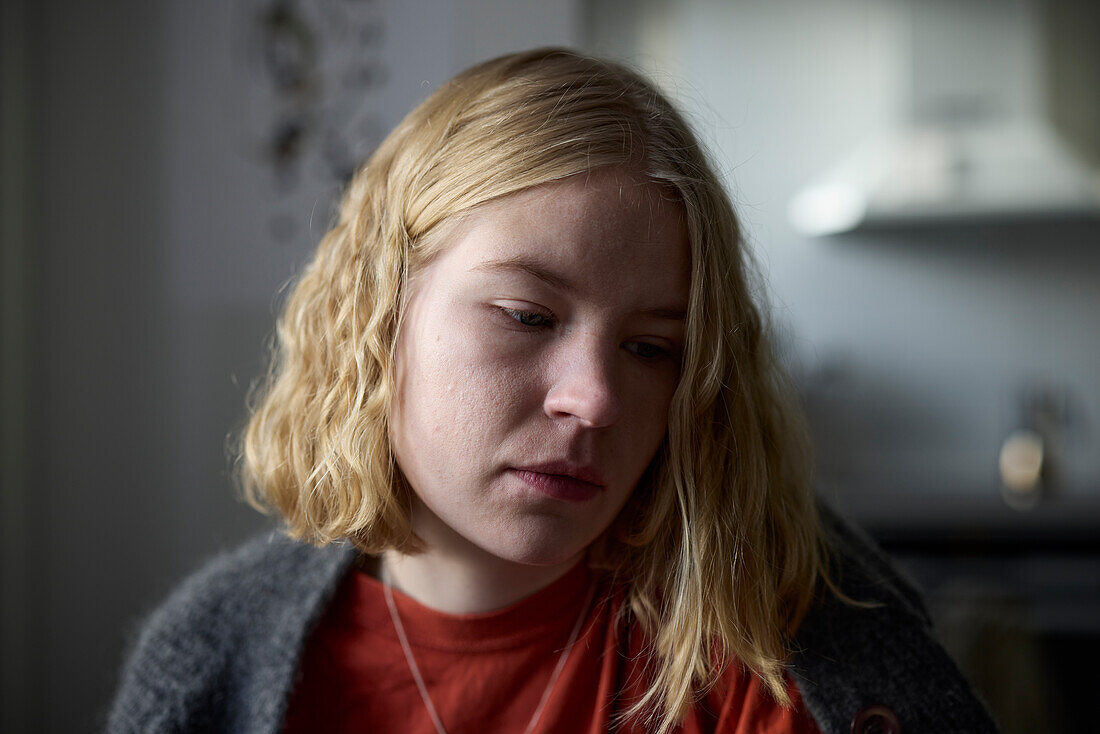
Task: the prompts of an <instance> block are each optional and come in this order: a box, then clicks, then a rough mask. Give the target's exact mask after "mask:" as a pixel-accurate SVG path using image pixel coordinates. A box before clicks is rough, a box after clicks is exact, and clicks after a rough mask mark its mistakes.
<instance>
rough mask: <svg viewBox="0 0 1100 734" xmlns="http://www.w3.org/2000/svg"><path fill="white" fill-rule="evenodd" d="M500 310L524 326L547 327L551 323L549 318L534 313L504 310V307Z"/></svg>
mask: <svg viewBox="0 0 1100 734" xmlns="http://www.w3.org/2000/svg"><path fill="white" fill-rule="evenodd" d="M500 310H501V311H503V312H504V313H506V314H508V316H510V317H511V318H513V319H515V320H516V321H518V322H519V323H521V324H523V325H524V326H546V325H547V324H549V323H550V317H549V316H545V315H543V314H541V313H536V312H534V311H521V310H520V309H517V308H504V307H503V306H502V307H501V309H500Z"/></svg>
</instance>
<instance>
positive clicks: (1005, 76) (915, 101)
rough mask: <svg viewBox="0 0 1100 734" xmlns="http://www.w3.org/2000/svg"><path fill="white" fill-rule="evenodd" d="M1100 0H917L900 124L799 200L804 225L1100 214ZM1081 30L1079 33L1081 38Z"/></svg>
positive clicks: (908, 16)
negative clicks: (1099, 42)
mask: <svg viewBox="0 0 1100 734" xmlns="http://www.w3.org/2000/svg"><path fill="white" fill-rule="evenodd" d="M1098 7H1100V3H1096V4H1093V3H1087V2H1074V1H1073V0H1002V1H1001V2H994V3H990V2H985V1H983V0H954V1H953V2H944V1H943V0H908V4H905V5H899V6H898V13H897V15H896V22H897V23H898V24H900V26H901V27H900V29H899V33H898V34H897V36H898V37H899V38H903V39H906V43H902V44H898V48H897V53H898V54H899V55H901V58H898V59H894V63H895V64H896V66H897V68H898V69H900V70H901V71H902V73H901V74H899V77H900V78H899V80H898V81H899V83H900V84H902V85H904V87H905V89H906V90H907V91H905V92H903V93H902V94H901V95H900V96H899V99H900V100H902V104H901V109H899V110H898V114H897V115H896V117H897V118H898V119H900V120H901V122H900V123H899V124H898V125H896V126H895V127H893V128H892V129H888V130H884V131H882V132H881V133H879V134H878V135H876V136H874V137H873V138H872V139H869V140H867V141H866V142H865V143H863V144H862V145H859V146H857V147H856V149H855V150H853V151H851V152H850V154H849V155H847V156H846V157H844V158H843V159H841V160H840V161H839V162H838V163H836V164H835V165H833V166H831V167H830V168H828V169H827V170H826V171H824V172H823V173H822V174H821V175H820V176H818V177H817V178H815V179H814V180H812V181H810V182H809V183H808V184H807V185H806V186H805V187H803V188H802V189H801V190H800V191H799V192H798V193H797V194H796V195H795V196H794V197H793V198H792V200H791V202H790V204H789V207H788V215H789V218H790V221H791V223H792V224H793V225H794V227H795V228H796V229H798V230H799V231H800V232H802V233H804V234H806V235H811V236H820V235H829V234H837V233H841V232H846V231H851V230H856V229H860V228H864V227H874V226H896V225H906V226H920V225H921V224H924V223H936V224H940V223H945V222H953V221H959V220H967V221H972V220H977V221H988V220H1005V219H1019V218H1032V217H1089V218H1091V217H1096V218H1098V219H1100V168H1098V166H1097V158H1100V156H1097V155H1096V153H1097V152H1098V150H1100V113H1098V112H1097V107H1098V106H1100V105H1098V102H1097V100H1100V56H1098V55H1097V52H1096V51H1095V48H1094V47H1095V45H1096V42H1095V38H1096V37H1097V36H1096V33H1097V31H1100V12H1098V11H1097V8H1098ZM1075 39H1080V40H1075Z"/></svg>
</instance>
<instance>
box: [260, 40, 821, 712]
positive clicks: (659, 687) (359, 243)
mask: <svg viewBox="0 0 1100 734" xmlns="http://www.w3.org/2000/svg"><path fill="white" fill-rule="evenodd" d="M611 166H615V167H620V168H625V169H627V170H630V171H631V172H633V173H635V174H637V175H639V176H641V177H644V178H645V179H648V180H651V181H653V182H655V183H657V184H658V185H660V186H661V187H662V188H663V189H665V190H667V191H669V192H672V193H673V194H674V195H675V196H676V197H677V198H678V199H679V202H680V203H681V205H682V207H683V215H684V217H685V220H686V224H687V229H688V233H689V240H690V248H691V289H690V302H689V309H688V311H689V312H688V317H687V321H686V346H685V351H684V354H683V362H682V368H681V377H680V381H679V385H678V387H677V389H676V392H675V395H674V397H673V400H672V405H671V407H670V412H669V428H668V436H667V440H666V441H665V442H664V444H663V446H662V448H661V449H660V451H659V452H658V454H657V456H656V457H655V458H654V459H653V462H652V464H651V465H650V467H649V469H648V471H647V472H646V476H645V478H644V479H643V481H642V483H641V485H640V486H639V487H637V489H636V490H635V492H634V494H633V495H632V497H631V499H630V500H629V501H628V503H627V505H626V506H625V507H624V509H623V511H622V512H621V513H620V515H619V517H618V518H617V519H616V520H615V521H614V523H613V524H612V526H611V527H610V528H609V529H608V531H607V532H605V533H604V534H603V535H602V536H601V538H600V539H598V540H597V541H596V543H595V544H594V545H593V546H592V548H591V549H590V553H589V558H590V561H591V563H593V564H594V565H596V566H598V567H600V568H603V569H607V570H608V571H609V572H610V573H612V574H613V575H614V577H615V578H616V579H617V580H618V581H619V582H621V583H623V584H625V585H626V588H627V589H628V592H627V593H628V599H629V602H630V604H629V607H628V609H627V614H628V615H631V616H633V618H634V619H636V620H637V622H638V623H640V624H641V626H642V628H643V630H644V631H645V633H646V634H647V639H649V640H650V641H651V642H650V644H651V645H652V650H653V652H654V654H655V658H654V659H655V660H656V661H657V664H656V666H655V670H654V672H653V675H652V676H651V681H650V683H649V685H648V688H647V689H646V693H645V695H644V697H642V699H641V700H639V701H637V702H635V703H634V705H633V706H632V708H631V709H630V711H629V712H628V715H643V714H644V715H645V716H647V717H649V720H650V722H651V723H652V724H653V725H654V726H655V727H656V728H657V729H658V730H659V731H662V732H663V731H667V730H668V729H669V728H670V727H672V726H673V725H675V723H676V722H678V721H679V720H680V719H681V718H682V717H683V716H684V715H685V714H686V712H687V710H688V708H689V707H690V706H691V705H692V703H693V702H694V701H695V700H697V698H698V697H699V696H700V695H702V693H704V692H705V691H706V690H708V689H709V687H710V686H712V685H713V684H714V683H715V682H716V680H717V679H718V676H719V675H720V673H721V671H722V669H723V668H724V667H725V666H727V665H729V664H730V662H731V661H732V660H736V661H739V663H740V664H743V665H744V666H746V667H747V668H748V669H750V670H751V671H753V672H755V674H756V675H758V676H759V677H760V678H761V679H762V680H763V681H764V682H765V683H766V685H767V688H768V689H769V690H770V691H771V693H772V694H773V695H774V697H775V698H776V699H777V700H778V701H780V702H781V703H784V704H786V703H788V702H789V696H788V693H787V686H786V682H785V680H784V675H783V674H784V664H785V661H786V660H787V658H788V656H789V652H790V650H789V644H790V639H791V636H792V635H793V633H794V631H795V629H796V628H797V626H798V623H799V621H800V620H801V618H802V616H803V615H804V614H805V612H806V611H807V609H808V608H809V607H810V605H811V604H812V603H813V600H814V598H815V596H816V594H817V593H818V590H819V589H820V587H821V583H822V581H823V580H824V579H825V578H826V569H825V559H826V553H825V545H824V539H823V538H824V536H823V533H822V531H821V528H820V525H819V521H818V517H817V514H816V510H815V506H814V503H813V499H812V493H811V491H810V486H809V485H810V482H809V472H810V456H809V450H808V441H807V438H806V431H805V430H804V426H803V424H802V419H801V413H800V412H799V411H798V410H797V409H796V407H795V404H794V402H793V398H792V397H791V396H792V393H791V391H790V390H789V389H788V388H787V386H786V384H785V382H784V378H783V373H782V371H781V369H780V368H779V366H778V365H777V363H776V361H775V358H774V356H773V354H772V352H771V350H770V347H769V344H768V341H767V337H766V324H765V322H764V319H763V318H762V315H761V311H760V309H759V307H758V306H757V305H756V304H755V303H754V300H753V293H752V287H753V285H754V283H755V282H756V278H755V277H754V273H755V270H754V268H753V265H752V262H751V259H750V257H749V253H748V252H747V251H746V247H745V245H744V241H743V239H742V236H741V232H740V230H739V226H738V222H737V218H736V216H735V214H734V211H733V208H732V206H731V204H730V201H729V199H728V197H727V195H726V193H725V191H724V189H723V186H722V185H721V183H720V181H719V179H718V177H717V176H716V175H715V173H714V171H713V170H712V168H711V166H710V164H709V162H708V159H707V156H706V153H705V151H704V150H703V148H702V147H701V146H700V144H699V142H698V141H697V139H696V138H695V136H694V135H693V134H692V132H691V130H690V128H689V126H688V125H687V124H686V122H685V121H684V119H683V118H682V117H681V115H680V114H679V113H678V112H677V110H676V109H675V108H674V107H673V106H672V105H671V104H670V103H669V101H668V100H666V99H665V97H664V96H663V95H662V94H661V93H660V92H658V91H657V89H656V88H655V87H654V86H653V85H652V84H651V83H649V82H648V81H646V80H645V79H643V78H642V77H641V76H639V75H638V74H636V73H635V72H633V71H631V70H629V69H627V68H625V67H623V66H621V65H618V64H615V63H610V62H607V61H602V60H598V59H593V58H589V57H586V56H583V55H580V54H577V53H575V52H572V51H568V50H564V49H540V50H535V51H530V52H526V53H519V54H514V55H509V56H504V57H501V58H498V59H494V60H491V61H487V62H485V63H482V64H479V65H478V66H475V67H473V68H471V69H469V70H467V71H465V72H463V73H462V74H460V75H458V76H457V77H455V78H454V79H452V80H451V81H450V82H448V83H447V84H445V85H443V86H442V87H440V88H439V89H438V90H437V91H436V92H435V93H434V94H432V95H431V96H430V97H429V98H428V99H427V100H425V101H424V102H423V103H422V104H421V105H420V106H418V107H417V108H416V109H415V110H413V111H412V112H411V113H410V114H409V115H408V117H406V118H405V120H404V121H403V122H402V123H401V124H400V125H399V126H398V127H397V128H396V129H395V130H394V131H393V132H392V133H391V134H390V136H389V137H388V138H387V139H386V140H385V142H383V143H382V145H381V146H380V147H379V148H378V150H377V151H376V152H375V153H374V154H373V155H372V156H371V158H370V159H369V160H368V161H367V163H366V165H364V166H363V168H362V169H360V170H359V171H358V173H357V174H356V175H355V176H354V178H353V179H352V181H351V182H350V184H349V185H348V188H347V191H346V193H345V195H344V197H343V200H342V203H341V205H340V207H339V214H338V219H337V221H336V223H335V226H333V228H332V229H331V231H329V232H328V233H327V234H326V235H325V236H324V238H323V239H322V240H321V243H320V245H319V247H318V250H317V253H316V256H315V257H314V259H313V261H312V262H311V263H310V264H309V265H308V267H307V268H306V269H305V271H304V272H303V273H302V275H301V277H300V279H299V280H298V282H297V284H296V286H295V287H294V289H293V291H292V293H291V294H290V296H289V299H288V300H287V302H286V305H285V308H284V309H283V312H282V315H281V317H280V318H279V320H278V325H277V332H276V334H277V341H276V344H275V348H274V353H273V357H272V361H271V366H270V370H269V372H268V375H267V377H266V379H265V380H264V381H262V382H261V383H260V384H259V385H258V386H257V390H256V391H255V393H254V398H253V401H252V413H251V418H250V420H249V422H248V424H247V427H246V429H245V431H244V433H243V436H242V440H241V446H240V457H241V461H240V462H239V464H238V466H239V475H240V480H241V484H242V488H243V491H244V493H245V496H246V498H247V499H248V500H249V501H250V502H251V503H252V504H253V505H255V506H256V507H257V508H260V509H263V510H269V509H274V510H276V511H277V512H278V513H280V514H281V515H282V517H283V518H284V519H285V522H286V525H287V530H288V532H289V534H290V535H292V536H293V537H296V538H299V539H302V540H305V541H308V542H312V543H315V544H324V543H329V542H332V541H335V540H340V539H349V540H350V541H351V542H352V543H353V544H354V545H355V546H357V547H358V548H359V549H360V550H362V551H363V552H364V553H368V554H377V553H380V552H382V551H384V550H387V549H396V550H399V551H403V552H416V550H418V549H419V548H420V546H421V544H420V541H419V539H418V538H417V537H416V536H415V534H414V533H413V531H412V528H411V527H410V520H409V509H410V488H409V487H408V486H407V484H406V482H405V481H404V479H403V477H402V476H401V473H400V471H399V469H398V467H397V466H396V465H395V461H394V457H393V453H392V451H391V449H390V444H389V438H388V425H387V419H388V415H389V409H390V404H391V401H392V400H393V399H394V391H395V387H394V385H395V381H394V353H395V343H396V335H397V331H398V328H399V323H400V319H401V305H402V303H403V299H404V297H405V294H406V289H407V284H408V279H409V276H410V273H413V272H416V270H417V268H420V267H422V266H423V265H424V264H425V262H426V261H427V260H428V258H430V257H431V255H432V253H433V249H436V248H433V244H434V243H433V239H432V238H431V237H430V235H431V234H432V233H433V231H436V228H438V227H439V226H440V224H441V223H443V222H445V221H447V220H448V219H449V218H452V217H455V216H456V215H459V214H461V213H463V212H466V211H468V210H470V209H471V208H473V207H476V206H478V205H479V204H483V203H485V202H487V201H489V200H492V199H496V198H499V197H502V196H507V195H508V194H511V193H514V192H517V191H520V190H522V189H526V188H528V187H531V186H535V185H538V184H544V183H547V182H550V181H556V180H559V179H563V178H566V177H568V176H572V175H575V174H578V173H582V172H585V171H591V170H593V169H597V168H603V167H611Z"/></svg>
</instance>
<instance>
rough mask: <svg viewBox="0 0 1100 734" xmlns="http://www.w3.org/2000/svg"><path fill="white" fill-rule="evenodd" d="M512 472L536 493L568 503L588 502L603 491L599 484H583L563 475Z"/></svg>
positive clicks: (522, 471)
mask: <svg viewBox="0 0 1100 734" xmlns="http://www.w3.org/2000/svg"><path fill="white" fill-rule="evenodd" d="M512 471H514V472H515V474H516V476H517V477H519V478H520V479H522V480H523V481H524V483H525V484H527V486H529V487H531V488H532V489H534V490H535V491H537V492H540V493H542V494H545V495H547V496H549V497H553V498H554V499H559V500H565V501H566V502H586V501H588V500H590V499H592V498H593V497H595V496H596V495H597V494H599V493H600V490H602V489H603V487H601V486H600V485H598V484H592V483H591V482H582V481H581V480H580V479H574V478H573V477H567V476H564V475H562V474H542V473H540V472H537V471H528V470H527V469H513V470H512Z"/></svg>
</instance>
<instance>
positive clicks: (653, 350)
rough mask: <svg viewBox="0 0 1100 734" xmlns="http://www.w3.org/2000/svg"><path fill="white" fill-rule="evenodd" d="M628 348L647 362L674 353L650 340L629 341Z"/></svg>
mask: <svg viewBox="0 0 1100 734" xmlns="http://www.w3.org/2000/svg"><path fill="white" fill-rule="evenodd" d="M626 349H627V351H629V352H632V353H633V354H635V355H637V356H638V357H640V358H642V359H644V360H646V361H647V362H656V361H659V360H662V359H666V358H667V357H669V356H670V355H671V354H672V353H671V352H670V351H669V350H668V349H665V348H664V347H660V346H657V345H656V344H651V343H649V342H627V343H626Z"/></svg>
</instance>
